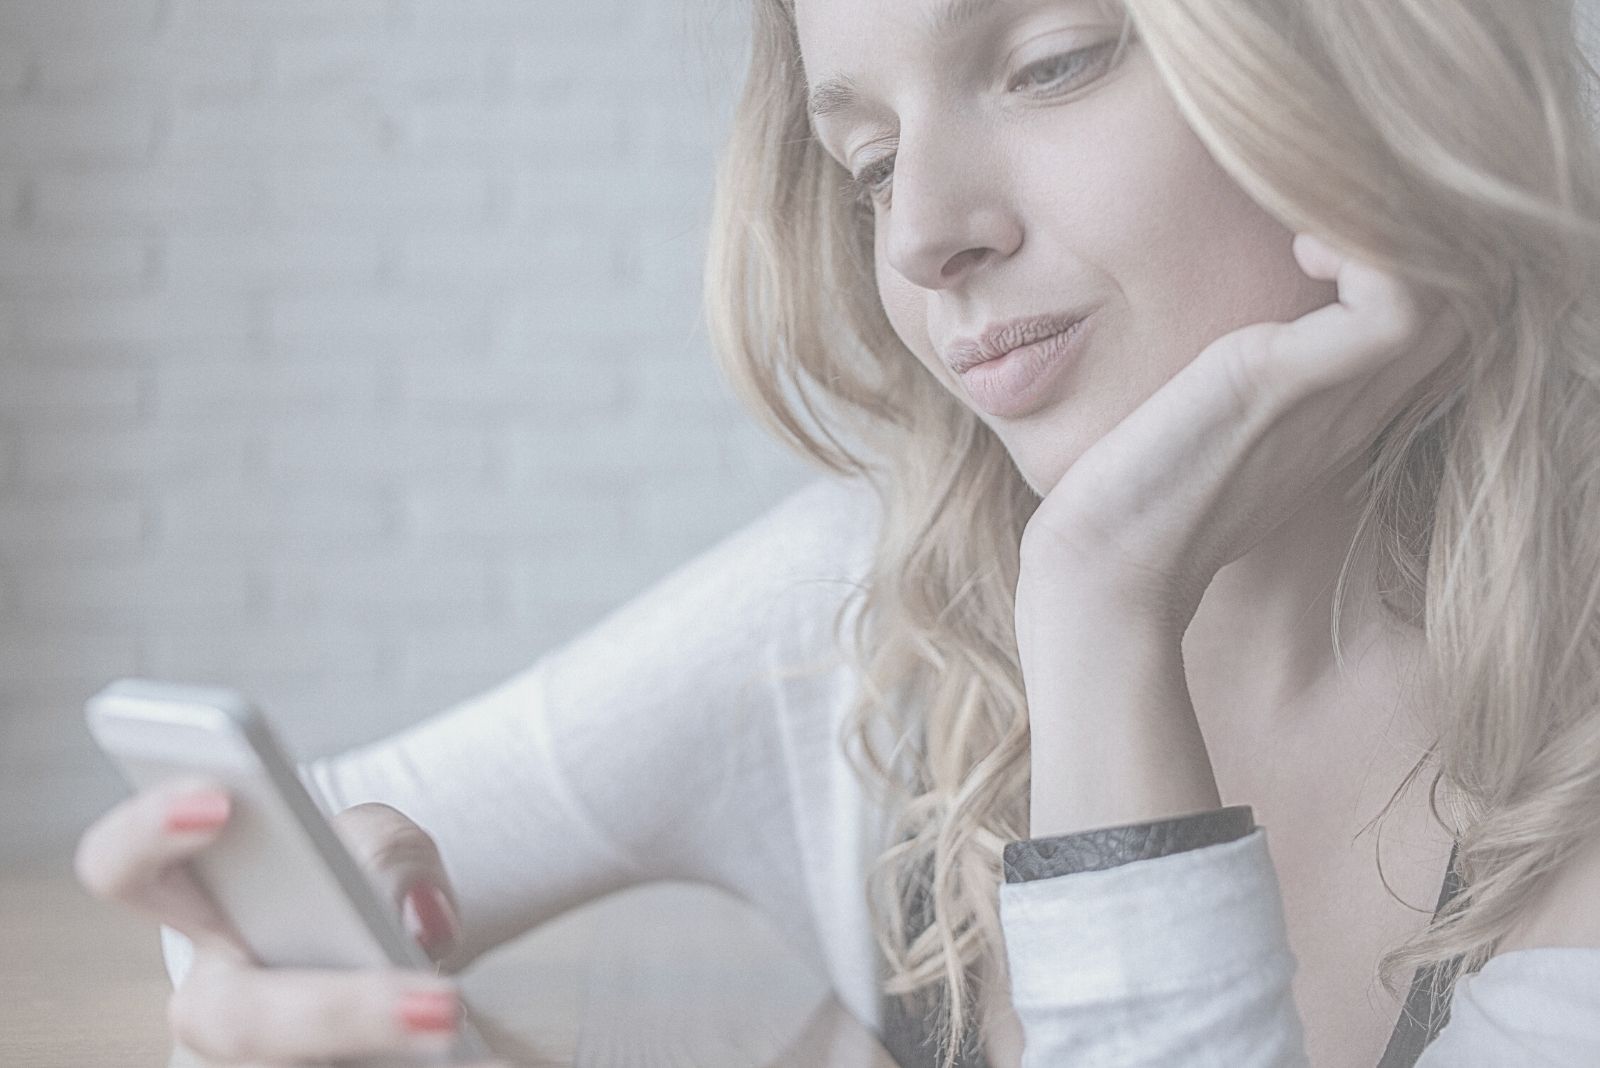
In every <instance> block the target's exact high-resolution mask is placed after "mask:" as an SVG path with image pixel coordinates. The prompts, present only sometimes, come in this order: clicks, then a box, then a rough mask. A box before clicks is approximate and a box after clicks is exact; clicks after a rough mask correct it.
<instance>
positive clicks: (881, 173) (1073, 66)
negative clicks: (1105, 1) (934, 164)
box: [846, 41, 1117, 205]
mask: <svg viewBox="0 0 1600 1068" xmlns="http://www.w3.org/2000/svg"><path fill="white" fill-rule="evenodd" d="M1116 47H1117V42H1116V41H1102V42H1101V43H1100V44H1097V45H1090V46H1089V47H1088V48H1079V49H1077V50H1076V51H1073V52H1063V53H1061V54H1060V55H1055V56H1051V57H1049V58H1048V59H1042V60H1040V61H1039V62H1037V63H1034V64H1031V65H1030V66H1027V67H1024V68H1023V70H1022V73H1021V75H1019V76H1018V78H1017V79H1016V80H1015V81H1013V82H1012V83H1011V84H1010V85H1009V86H1008V87H1007V88H1008V89H1013V90H1014V89H1018V88H1027V89H1032V90H1035V91H1037V90H1041V89H1042V90H1045V91H1047V92H1048V91H1050V90H1054V89H1056V88H1058V87H1061V86H1063V85H1065V84H1068V83H1070V82H1072V81H1073V80H1074V79H1076V77H1077V76H1078V75H1079V74H1081V73H1082V72H1083V71H1084V70H1086V69H1088V68H1090V67H1092V66H1094V65H1095V64H1096V63H1097V62H1099V61H1100V60H1101V59H1103V58H1105V57H1106V56H1107V55H1109V54H1110V52H1111V50H1113V49H1115V48H1116ZM893 176H894V153H892V152H891V153H889V154H888V155H885V156H881V157H879V158H878V159H875V160H873V161H872V162H870V163H868V164H866V165H865V166H863V167H862V168H861V169H860V170H859V171H857V172H856V173H855V174H852V175H851V176H850V179H849V181H848V182H847V183H846V184H847V185H848V187H849V188H848V192H849V195H850V196H851V198H853V199H854V200H856V201H858V202H859V203H861V204H863V205H867V204H873V203H877V202H879V201H880V200H881V201H882V202H883V203H885V204H887V203H888V197H889V191H890V180H891V179H892V178H893Z"/></svg>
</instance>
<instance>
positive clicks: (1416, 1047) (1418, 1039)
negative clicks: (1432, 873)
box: [1378, 845, 1461, 1068]
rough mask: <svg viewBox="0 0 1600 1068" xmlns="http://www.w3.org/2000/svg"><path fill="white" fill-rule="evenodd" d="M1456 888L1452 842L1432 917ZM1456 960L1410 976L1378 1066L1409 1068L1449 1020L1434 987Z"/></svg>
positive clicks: (1445, 1002) (1444, 1001) (1447, 1005)
mask: <svg viewBox="0 0 1600 1068" xmlns="http://www.w3.org/2000/svg"><path fill="white" fill-rule="evenodd" d="M1460 890H1461V874H1460V873H1459V872H1458V871H1457V870H1456V847H1455V846H1454V845H1452V846H1451V847H1450V863H1449V864H1448V865H1446V867H1445V873H1444V886H1443V888H1441V889H1440V891H1439V903H1438V904H1437V905H1435V906H1434V907H1433V915H1434V917H1435V918H1437V917H1438V915H1439V913H1440V911H1441V910H1443V908H1444V907H1445V905H1446V904H1447V903H1448V902H1449V901H1450V899H1451V898H1453V897H1455V896H1456V894H1457V893H1459V892H1460ZM1460 964H1461V962H1460V959H1459V958H1457V959H1456V960H1452V961H1450V962H1448V963H1447V964H1444V965H1442V966H1441V965H1430V966H1429V967H1426V968H1418V969H1417V974H1416V975H1415V976H1413V977H1412V979H1411V991H1410V993H1409V994H1407V995H1406V1003H1405V1005H1404V1006H1402V1007H1401V1009H1400V1019H1399V1021H1398V1022H1397V1023H1396V1024H1395V1025H1394V1032H1393V1033H1392V1034H1390V1035H1389V1044H1388V1045H1387V1046H1386V1047H1384V1050H1383V1059H1382V1060H1380V1061H1379V1062H1378V1068H1411V1066H1412V1065H1414V1064H1416V1063H1417V1058H1418V1057H1420V1056H1422V1050H1423V1048H1424V1047H1426V1046H1427V1044H1428V1043H1430V1042H1432V1041H1433V1040H1434V1039H1435V1038H1436V1037H1438V1034H1439V1032H1440V1031H1441V1030H1443V1028H1444V1025H1445V1024H1446V1023H1448V1022H1449V1020H1450V1002H1449V1000H1448V999H1440V998H1438V997H1437V996H1436V991H1437V989H1438V988H1439V986H1440V985H1442V984H1443V983H1445V982H1446V981H1448V979H1449V976H1450V973H1451V972H1454V971H1455V969H1456V968H1458V967H1460Z"/></svg>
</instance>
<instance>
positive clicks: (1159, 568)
mask: <svg viewBox="0 0 1600 1068" xmlns="http://www.w3.org/2000/svg"><path fill="white" fill-rule="evenodd" d="M1294 253H1295V257H1296V259H1297V260H1298V261H1299V263H1300V265H1301V268H1302V269H1303V270H1304V271H1305V272H1306V273H1307V274H1308V275H1309V276H1311V277H1313V278H1317V279H1320V280H1324V281H1334V282H1336V283H1337V285H1338V296H1339V299H1338V300H1337V301H1336V302H1334V303H1331V304H1327V305H1325V306H1323V307H1321V308H1318V309H1317V310H1315V311H1313V312H1310V313H1308V314H1307V315H1304V316H1302V317H1301V318H1299V319H1296V320H1294V321H1292V322H1288V323H1255V324H1252V325H1250V326H1246V327H1244V328H1242V329H1239V330H1236V331H1233V332H1232V333H1229V334H1227V335H1224V336H1223V337H1221V338H1219V339H1218V340H1217V341H1215V342H1213V343H1212V344H1211V345H1209V346H1207V347H1206V348H1205V349H1204V350H1203V351H1202V352H1201V353H1200V354H1199V355H1198V356H1197V357H1196V358H1195V359H1194V360H1193V361H1192V362H1191V363H1190V364H1188V366H1186V367H1185V368H1184V369H1183V370H1182V371H1180V372H1179V373H1178V374H1176V375H1175V376H1173V377H1172V378H1171V379H1170V380H1169V381H1168V382H1166V383H1165V384H1164V385H1163V386H1162V387H1161V388H1160V389H1159V390H1157V391H1156V392H1155V393H1154V394H1153V395H1152V396H1151V397H1150V398H1149V400H1147V401H1145V402H1144V403H1143V404H1141V405H1140V406H1139V407H1138V408H1136V409H1135V410H1134V411H1133V412H1132V413H1131V414H1129V415H1128V416H1127V417H1126V418H1125V419H1123V420H1122V421H1121V422H1120V423H1118V424H1117V426H1116V427H1114V428H1113V429H1112V430H1111V432H1110V433H1108V434H1107V435H1106V436H1105V437H1104V438H1102V439H1100V440H1099V441H1097V442H1096V443H1095V444H1094V445H1093V446H1092V447H1090V448H1089V449H1088V450H1087V451H1086V452H1085V453H1084V454H1083V456H1082V457H1080V458H1079V459H1078V460H1077V462H1075V463H1074V464H1073V465H1072V466H1071V467H1070V468H1069V469H1068V470H1067V472H1066V474H1064V475H1063V476H1062V477H1061V480H1060V481H1059V482H1058V483H1057V484H1056V485H1055V486H1054V487H1052V488H1051V490H1050V491H1049V493H1047V494H1046V496H1045V498H1044V500H1043V501H1042V502H1040V504H1039V506H1038V508H1037V509H1036V510H1035V512H1034V514H1033V516H1032V518H1031V520H1030V521H1029V523H1028V527H1027V530H1026V531H1025V532H1024V535H1023V539H1022V566H1021V572H1020V576H1019V579H1018V583H1017V598H1016V635H1017V648H1018V653H1019V656H1020V659H1021V665H1022V674H1023V683H1024V686H1025V688H1026V691H1027V696H1028V715H1029V724H1030V729H1031V734H1032V752H1033V788H1032V789H1033V805H1034V807H1033V820H1032V822H1033V830H1032V834H1033V835H1034V836H1036V837H1037V836H1040V835H1042V834H1055V833H1066V832H1068V831H1073V830H1082V829H1087V828H1091V827H1104V826H1112V825H1116V824H1121V823H1131V822H1138V821H1143V820H1147V819H1156V818H1161V817H1166V816H1175V815H1181V814H1184V813H1187V812H1193V811H1200V810H1204V809H1208V808H1215V807H1217V806H1218V805H1219V804H1220V803H1221V802H1220V799H1219V797H1218V791H1217V785H1216V780H1215V776H1214V774H1213V771H1212V766H1211V763H1210V760H1209V757H1208V755H1207V753H1206V749H1205V742H1204V739H1203V738H1202V736H1201V733H1200V730H1199V727H1198V724H1197V723H1196V720H1195V715H1194V707H1193V704H1192V703H1191V701H1190V697H1189V691H1188V684H1187V681H1186V679H1185V677H1184V671H1183V657H1182V640H1183V634H1184V631H1185V630H1186V629H1187V627H1188V624H1189V621H1190V620H1191V619H1192V618H1193V616H1194V613H1195V611H1196V610H1197V609H1198V608H1199V605H1200V599H1201V597H1202V595H1203V594H1204V593H1205V590H1206V587H1207V586H1209V585H1210V583H1211V580H1212V578H1213V577H1214V576H1215V575H1216V573H1217V572H1218V571H1219V570H1221V569H1222V567H1224V566H1225V565H1226V564H1228V563H1231V562H1232V561H1234V560H1237V559H1239V558H1240V557H1241V556H1243V555H1244V554H1245V553H1246V552H1248V551H1249V550H1250V548H1251V547H1253V546H1254V545H1256V544H1257V543H1258V542H1260V541H1261V540H1262V539H1263V538H1264V537H1265V536H1266V535H1267V534H1268V533H1269V532H1270V531H1271V530H1272V529H1273V528H1274V527H1276V526H1278V525H1279V524H1280V523H1282V522H1283V521H1284V520H1285V519H1287V518H1289V516H1291V515H1292V514H1293V513H1294V512H1295V511H1296V509H1298V508H1299V507H1301V506H1302V505H1303V504H1304V503H1305V502H1306V501H1307V500H1308V499H1309V498H1310V497H1311V496H1312V495H1313V494H1315V493H1316V492H1317V491H1318V490H1320V489H1321V488H1323V487H1324V486H1325V485H1326V484H1327V483H1328V482H1329V481H1330V480H1331V479H1332V478H1333V477H1334V476H1336V475H1338V474H1340V473H1341V472H1343V471H1346V470H1347V469H1349V468H1350V467H1351V465H1353V464H1355V463H1358V462H1360V461H1361V459H1362V457H1363V455H1364V453H1365V452H1366V451H1367V449H1368V447H1369V446H1370V445H1371V444H1372V442H1373V441H1374V440H1375V439H1376V438H1377V436H1378V434H1379V433H1381V432H1382V430H1383V429H1384V427H1385V426H1386V425H1387V424H1388V423H1389V421H1390V420H1391V419H1392V418H1393V417H1394V416H1395V415H1396V414H1397V413H1398V411H1399V410H1400V408H1401V406H1402V405H1403V403H1404V402H1405V401H1406V399H1407V398H1408V396H1409V395H1410V394H1411V393H1412V391H1413V390H1414V388H1415V387H1416V386H1418V385H1419V384H1420V383H1421V382H1423V380H1424V379H1426V378H1427V376H1428V375H1429V374H1430V373H1432V372H1433V371H1434V370H1435V369H1436V368H1438V367H1439V366H1440V365H1441V364H1442V363H1443V362H1444V361H1445V360H1446V359H1447V358H1448V357H1449V356H1450V354H1452V353H1453V352H1455V351H1456V350H1457V349H1458V347H1459V346H1460V344H1461V341H1462V339H1463V337H1464V331H1463V329H1462V327H1461V325H1460V323H1459V321H1458V320H1457V319H1456V318H1455V317H1454V316H1452V315H1450V314H1447V313H1445V312H1444V311H1442V310H1441V308H1440V306H1441V305H1442V300H1441V301H1432V302H1429V303H1428V304H1427V305H1426V306H1425V305H1424V303H1423V302H1422V301H1421V300H1420V299H1419V297H1418V296H1417V294H1415V293H1414V292H1413V291H1412V290H1411V289H1410V288H1408V287H1407V286H1406V285H1405V284H1404V283H1402V282H1401V281H1399V280H1398V279H1396V278H1394V277H1392V276H1390V275H1388V274H1385V273H1383V272H1381V271H1379V270H1377V269H1375V268H1373V267H1370V266H1367V265H1365V264H1362V263H1360V262H1357V261H1355V260H1351V259H1348V258H1345V257H1342V256H1340V255H1339V254H1338V253H1336V252H1335V251H1334V250H1333V249H1332V248H1330V247H1329V246H1328V245H1327V244H1326V243H1324V242H1322V241H1320V240H1317V239H1315V238H1313V237H1311V236H1310V235H1308V234H1300V235H1298V236H1297V237H1296V238H1295V243H1294Z"/></svg>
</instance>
